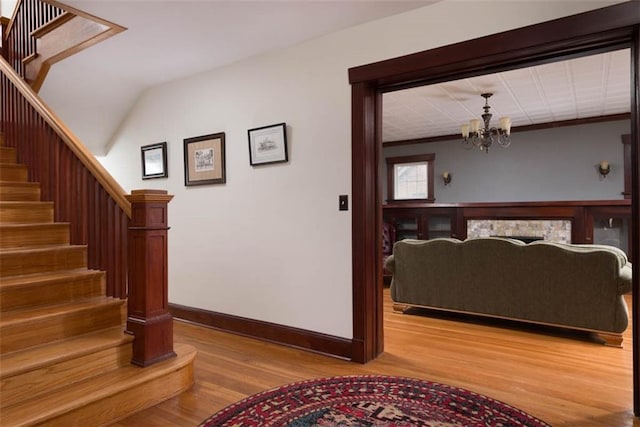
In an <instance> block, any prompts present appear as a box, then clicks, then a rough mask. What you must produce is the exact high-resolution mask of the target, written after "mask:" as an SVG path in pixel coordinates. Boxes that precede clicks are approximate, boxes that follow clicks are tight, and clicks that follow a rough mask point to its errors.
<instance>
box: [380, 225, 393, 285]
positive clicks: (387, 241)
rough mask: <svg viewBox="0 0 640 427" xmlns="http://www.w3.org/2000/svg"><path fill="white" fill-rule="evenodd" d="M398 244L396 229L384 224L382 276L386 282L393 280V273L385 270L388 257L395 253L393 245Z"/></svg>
mask: <svg viewBox="0 0 640 427" xmlns="http://www.w3.org/2000/svg"><path fill="white" fill-rule="evenodd" d="M395 242H396V229H395V228H394V226H393V225H392V224H390V223H388V222H383V223H382V274H383V278H384V282H385V283H388V282H389V281H390V280H391V272H390V271H387V269H385V268H384V262H385V261H386V259H387V257H389V255H391V254H392V253H393V244H394V243H395Z"/></svg>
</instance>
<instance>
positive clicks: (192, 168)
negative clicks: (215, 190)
mask: <svg viewBox="0 0 640 427" xmlns="http://www.w3.org/2000/svg"><path fill="white" fill-rule="evenodd" d="M224 154H225V153H224V133H217V134H211V135H204V136H200V137H195V138H188V139H185V140H184V166H185V185H187V186H189V185H201V184H219V183H224V182H225V161H224Z"/></svg>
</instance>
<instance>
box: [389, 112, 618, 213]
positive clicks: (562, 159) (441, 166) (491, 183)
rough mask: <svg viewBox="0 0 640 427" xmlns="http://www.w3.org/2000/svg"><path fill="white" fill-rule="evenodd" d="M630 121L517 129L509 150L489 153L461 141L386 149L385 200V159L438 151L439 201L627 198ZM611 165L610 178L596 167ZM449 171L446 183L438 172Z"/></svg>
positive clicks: (499, 148) (504, 149) (437, 189)
mask: <svg viewBox="0 0 640 427" xmlns="http://www.w3.org/2000/svg"><path fill="white" fill-rule="evenodd" d="M629 132H630V122H629V121H628V120H623V121H616V122H605V123H595V124H588V125H580V126H571V127H562V128H556V129H545V130H538V131H531V132H518V131H517V126H514V131H513V133H512V135H511V140H512V143H511V146H510V147H509V148H501V147H495V148H492V149H491V151H490V152H489V153H488V154H487V153H484V152H481V151H480V150H478V149H477V148H474V149H473V150H468V151H467V150H465V149H463V148H462V146H461V145H460V141H459V140H456V141H444V142H435V143H429V144H417V145H406V146H400V147H385V148H384V150H383V158H382V160H381V164H380V177H381V181H382V182H381V186H382V191H383V193H382V198H383V200H386V199H387V185H386V177H387V171H386V162H385V158H386V157H395V156H407V155H412V154H424V153H435V155H436V159H435V174H436V178H435V190H434V192H435V197H436V203H455V202H516V201H549V200H610V199H621V198H623V196H622V194H621V192H622V190H623V186H624V181H623V180H624V162H623V147H622V142H621V139H620V135H622V134H625V133H629ZM601 160H607V161H608V162H609V163H610V164H611V172H610V173H609V175H608V176H607V178H606V179H600V175H599V174H598V172H597V165H598V163H599V162H600V161H601ZM443 171H449V173H451V175H452V182H451V184H449V185H448V186H445V185H444V184H443V182H442V178H441V177H440V175H441V174H442V172H443Z"/></svg>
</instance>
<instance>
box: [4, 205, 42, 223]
mask: <svg viewBox="0 0 640 427" xmlns="http://www.w3.org/2000/svg"><path fill="white" fill-rule="evenodd" d="M34 222H38V223H41V222H53V202H22V201H4V200H2V201H0V223H14V224H26V223H34Z"/></svg>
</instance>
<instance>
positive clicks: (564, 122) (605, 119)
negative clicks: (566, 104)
mask: <svg viewBox="0 0 640 427" xmlns="http://www.w3.org/2000/svg"><path fill="white" fill-rule="evenodd" d="M629 119H631V113H621V114H609V115H607V116H598V117H588V118H585V119H573V120H561V121H557V122H548V123H536V124H533V125H525V126H516V127H514V128H512V129H511V133H517V132H530V131H534V130H543V129H554V128H560V127H566V126H578V125H586V124H591V123H603V122H614V121H618V120H629ZM441 141H462V136H461V135H460V134H459V133H457V134H455V135H440V136H430V137H428V138H416V139H403V140H399V141H386V142H383V143H382V145H383V146H384V147H397V146H401V145H414V144H428V143H431V142H441Z"/></svg>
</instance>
